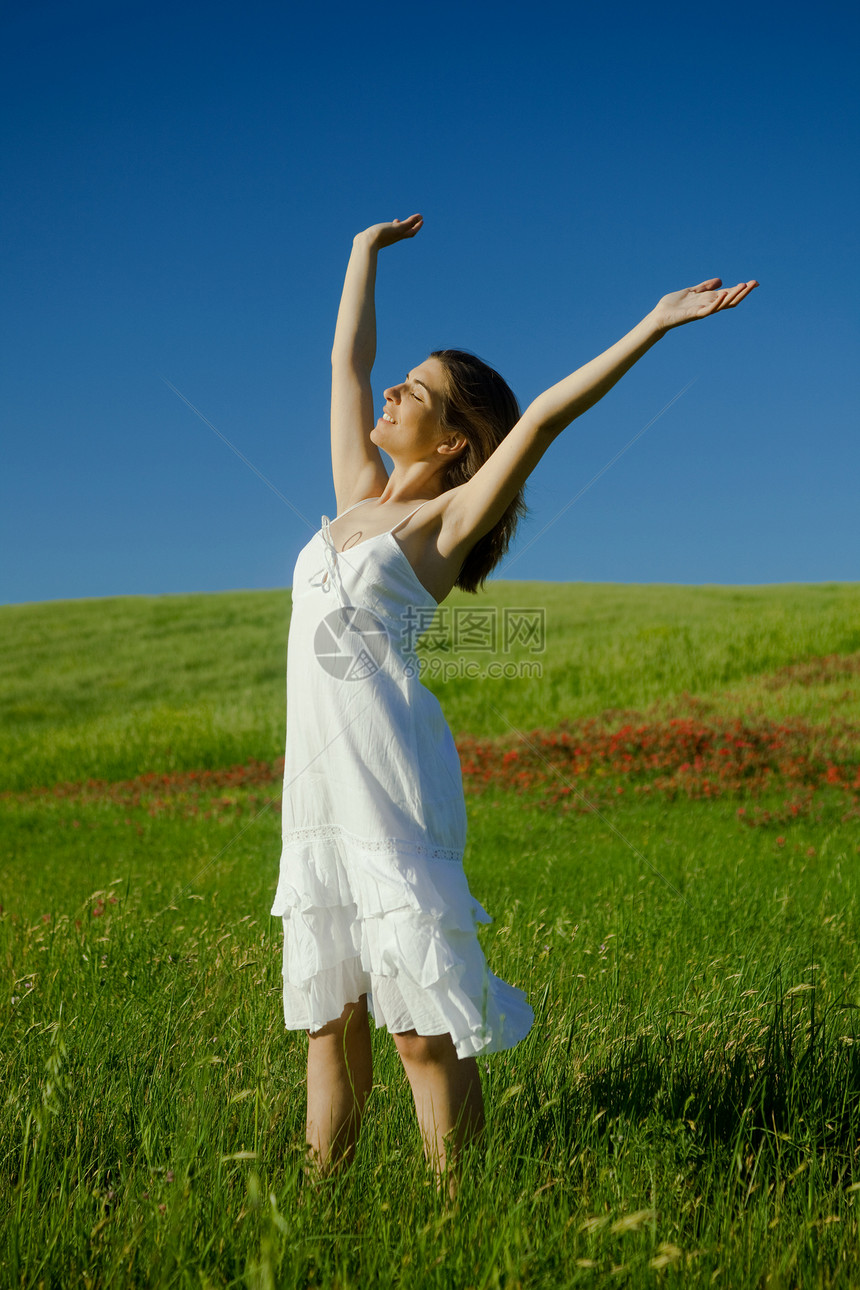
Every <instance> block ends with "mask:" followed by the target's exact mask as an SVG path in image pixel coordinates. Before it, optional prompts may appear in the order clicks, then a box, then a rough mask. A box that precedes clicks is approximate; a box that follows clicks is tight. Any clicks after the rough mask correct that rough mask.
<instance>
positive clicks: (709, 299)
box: [654, 278, 758, 331]
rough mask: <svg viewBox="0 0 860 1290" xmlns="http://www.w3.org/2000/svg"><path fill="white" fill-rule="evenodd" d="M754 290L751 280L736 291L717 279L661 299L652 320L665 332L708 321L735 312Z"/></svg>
mask: <svg viewBox="0 0 860 1290" xmlns="http://www.w3.org/2000/svg"><path fill="white" fill-rule="evenodd" d="M757 286H758V283H757V282H756V281H755V279H754V278H753V279H752V280H751V281H749V282H739V283H738V285H737V286H736V287H724V286H723V285H722V281H721V279H720V278H708V280H707V281H706V282H700V283H699V285H698V286H697V287H685V288H684V289H683V291H673V292H671V294H670V295H668V296H664V297H663V299H662V300H660V301H659V303H658V304H657V306H656V307H655V309H654V316H655V318H656V320H657V323H658V325H659V326H660V327H661V328H662V329H664V330H666V331H668V330H669V328H670V327H680V326H681V324H682V323H688V322H693V321H694V320H695V319H696V318H707V317H708V315H709V314H716V313H719V312H720V311H721V310H723V309H734V307H735V305H739V304H740V302H741V301H742V300H743V299H744V298H745V297H746V296H748V295H749V293H750V292H751V291H754V290H755V288H756V287H757Z"/></svg>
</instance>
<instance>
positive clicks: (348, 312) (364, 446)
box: [331, 215, 423, 512]
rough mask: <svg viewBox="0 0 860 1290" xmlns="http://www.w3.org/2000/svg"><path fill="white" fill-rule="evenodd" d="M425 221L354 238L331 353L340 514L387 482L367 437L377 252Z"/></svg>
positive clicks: (415, 218)
mask: <svg viewBox="0 0 860 1290" xmlns="http://www.w3.org/2000/svg"><path fill="white" fill-rule="evenodd" d="M422 223H423V221H422V219H421V216H420V215H412V216H410V218H409V219H407V220H402V221H401V220H392V221H391V222H390V223H388V224H374V225H373V226H372V227H371V228H368V229H365V230H364V232H363V233H359V234H357V236H356V237H355V238H354V239H353V243H352V254H351V255H350V257H349V264H348V265H347V270H346V279H345V280H344V284H343V292H342V293H341V298H340V308H339V309H338V314H337V325H336V327H335V333H334V345H333V347H332V354H331V366H332V381H331V465H332V476H333V479H334V491H335V497H336V498H337V509H338V512H340V511H342V510H343V509H344V508H345V507H347V506H350V505H351V504H352V503H353V502H357V501H361V500H362V499H363V498H365V497H373V496H375V495H379V494H381V492H382V490H383V488H384V487H385V485H386V483H387V482H388V474H387V472H386V470H385V466H384V465H383V462H382V456H381V454H380V452H379V449H378V448H377V447H376V445H375V444H374V443H371V440H370V432H371V430H372V429H373V426H374V424H375V421H376V418H375V417H374V415H373V393H372V390H371V385H370V373H371V371H372V369H373V363H374V360H375V358H376V305H375V301H374V289H375V286H376V260H377V255H378V253H379V251H380V250H381V249H382V248H383V247H386V246H391V245H392V244H393V243H394V242H399V241H402V240H403V238H407V237H414V236H415V234H416V233H417V232H418V230H419V229H420V228H421V225H422Z"/></svg>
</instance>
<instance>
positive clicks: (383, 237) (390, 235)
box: [366, 215, 424, 247]
mask: <svg viewBox="0 0 860 1290" xmlns="http://www.w3.org/2000/svg"><path fill="white" fill-rule="evenodd" d="M423 223H424V218H423V216H421V215H410V216H409V218H408V219H402V220H401V219H393V220H390V221H389V222H388V223H386V224H374V225H373V226H372V227H371V228H369V229H367V230H366V232H367V234H368V235H370V237H371V239H372V241H373V242H374V244H375V245H376V246H378V247H383V246H393V244H394V243H395V242H402V241H403V239H404V238H406V237H414V236H415V234H416V233H417V232H418V230H419V229H420V228H421V225H422V224H423Z"/></svg>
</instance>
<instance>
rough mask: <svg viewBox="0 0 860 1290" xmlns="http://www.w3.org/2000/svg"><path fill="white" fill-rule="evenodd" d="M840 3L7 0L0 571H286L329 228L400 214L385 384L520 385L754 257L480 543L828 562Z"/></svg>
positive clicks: (849, 501) (844, 365) (593, 554)
mask: <svg viewBox="0 0 860 1290" xmlns="http://www.w3.org/2000/svg"><path fill="white" fill-rule="evenodd" d="M858 25H860V19H859V18H858V11H857V8H856V6H854V5H848V4H847V3H846V4H839V5H831V4H828V3H823V4H818V5H816V6H815V7H814V8H810V7H809V6H808V5H803V6H800V5H790V4H789V5H785V6H780V7H775V6H774V5H773V4H771V3H768V4H755V3H751V4H749V3H748V4H743V5H740V4H731V3H730V4H727V5H723V4H721V5H706V6H694V5H690V4H689V3H688V0H684V3H683V4H664V5H659V6H644V5H641V4H635V5H634V4H626V3H621V4H620V5H614V6H609V7H607V8H602V9H601V8H599V7H598V6H594V5H588V6H585V5H577V4H573V5H572V4H570V3H569V2H566V3H550V4H541V3H535V4H530V5H523V4H519V3H518V4H507V3H504V2H503V3H498V2H497V0H492V2H490V3H469V2H468V0H466V2H465V3H457V4H450V3H445V2H443V3H435V4H433V5H421V6H415V5H412V6H407V5H403V4H396V5H395V4H370V5H357V4H349V5H343V4H338V3H334V4H328V5H319V6H309V5H301V6H299V5H297V4H275V3H266V2H264V0H247V2H246V3H244V4H241V5H238V4H229V5H226V4H223V3H217V2H216V3H206V4H203V3H197V0H191V2H190V3H182V2H181V0H180V3H174V4H171V5H166V4H163V3H161V2H160V0H149V2H148V3H146V4H138V3H135V2H134V0H128V2H126V3H118V2H117V0H109V2H108V0H100V2H96V0H74V2H73V3H71V4H69V3H68V2H67V0H63V2H62V3H57V2H55V0H50V2H48V0H34V2H33V3H32V4H28V5H22V6H17V7H16V8H15V9H14V10H13V9H11V8H10V9H7V12H6V15H5V18H4V42H3V44H4V51H3V53H2V55H0V58H1V59H2V64H0V65H2V77H0V86H2V88H0V94H2V98H3V135H4V138H3V140H2V143H3V147H2V167H0V182H2V187H3V192H4V198H5V211H4V214H3V217H2V245H3V251H2V254H3V258H4V260H5V266H4V278H5V310H4V319H3V338H2V349H3V374H2V385H0V392H2V401H0V407H2V420H3V440H4V449H3V455H2V466H3V470H2V475H3V478H2V497H0V505H2V517H0V524H2V533H0V539H2V578H0V597H2V599H3V600H6V601H12V602H16V601H29V600H45V599H55V598H71V597H81V596H106V595H115V594H138V593H164V592H180V591H210V590H219V589H226V588H244V587H248V588H250V587H279V586H288V585H289V584H290V581H291V577H292V569H293V565H294V563H295V559H296V556H297V554H298V552H299V550H300V548H301V547H302V546H303V545H304V543H305V542H306V541H307V540H308V538H309V537H310V535H311V533H312V532H313V530H314V529H316V528H318V527H319V523H320V515H321V514H322V513H323V512H325V513H327V514H329V515H333V514H334V494H333V489H332V484H331V474H330V462H329V456H328V400H329V353H330V344H331V337H332V332H333V327H334V319H335V313H336V308H337V301H338V296H339V292H340V287H341V283H342V280H343V271H344V268H345V265H346V259H347V256H348V252H349V247H350V243H351V239H352V236H353V234H354V233H355V232H356V231H357V230H358V229H360V228H362V227H365V226H366V225H368V224H370V223H373V222H375V221H377V220H380V219H391V218H394V217H395V216H397V217H401V218H402V217H405V216H406V215H408V214H411V213H412V212H413V211H420V212H421V213H422V214H423V215H424V219H425V225H424V229H423V231H422V232H421V233H420V234H419V236H418V237H417V238H416V239H415V240H413V241H411V242H407V243H403V244H401V245H399V246H396V247H394V248H392V249H390V250H389V251H388V252H387V253H386V254H385V255H384V256H383V257H382V259H381V263H380V281H379V291H378V306H379V324H380V328H379V329H380V344H379V353H378V359H377V366H376V369H375V373H374V376H375V378H376V379H375V387H374V388H375V390H376V392H377V403H378V404H379V403H380V398H379V395H380V392H381V390H382V389H383V388H384V387H385V385H387V384H389V383H391V381H392V380H399V379H402V377H403V375H404V374H405V372H406V370H407V369H408V368H409V367H411V366H412V365H414V364H415V363H417V362H419V361H420V360H421V359H422V358H424V357H425V356H426V354H427V352H428V351H429V350H430V349H432V348H437V347H440V346H460V347H464V348H467V349H471V350H473V351H474V352H476V353H478V354H480V355H481V356H482V357H484V358H485V359H487V361H489V362H490V363H492V364H493V365H494V366H496V367H498V368H499V370H500V371H501V372H502V373H503V374H504V375H505V377H506V378H507V379H508V381H509V382H510V384H511V385H512V386H513V388H514V390H515V391H516V393H517V394H518V396H519V398H520V401H521V403H522V404H523V405H525V404H526V403H528V401H529V400H530V399H531V398H533V397H534V396H535V395H536V394H537V393H539V391H540V390H541V389H542V388H544V387H545V386H547V385H550V384H552V383H554V382H555V381H556V380H558V379H560V378H561V377H562V376H564V375H565V374H566V373H567V372H569V371H572V370H573V369H575V368H576V367H578V366H579V365H580V364H581V363H583V362H585V361H587V360H588V359H589V358H591V357H593V356H594V355H595V354H596V353H599V352H600V351H601V350H603V349H605V348H607V347H608V346H609V345H611V344H612V343H613V342H614V341H615V340H617V339H618V337H619V336H621V335H623V334H624V333H625V332H626V331H628V330H629V328H630V327H632V326H633V324H634V323H635V322H637V321H638V319H639V318H640V317H642V315H643V314H645V313H646V312H647V311H648V310H649V309H650V308H651V307H652V306H653V304H654V303H655V302H656V300H657V299H658V298H659V297H660V296H661V295H663V294H664V293H665V292H667V291H671V290H675V289H677V288H679V287H682V286H686V285H690V284H692V283H695V282H699V281H701V280H702V279H704V278H707V277H710V276H712V275H718V276H720V277H722V278H723V280H724V282H725V283H726V284H733V283H735V282H738V281H740V280H742V279H747V278H751V277H755V278H757V279H758V280H759V281H760V283H761V287H760V289H759V290H758V291H756V292H754V293H753V294H752V295H751V296H750V297H749V299H748V300H747V301H745V302H744V304H743V305H741V307H740V308H739V309H737V310H736V311H732V312H730V313H727V314H725V315H722V316H718V317H715V318H712V319H709V320H706V321H704V322H701V323H697V324H693V325H691V326H688V327H685V328H682V329H681V330H680V331H675V332H672V333H670V334H669V335H668V336H667V337H666V338H665V339H664V340H663V341H661V342H660V344H659V345H657V346H656V347H655V348H654V349H652V350H651V351H650V352H649V353H648V354H647V355H646V356H645V357H644V359H643V360H642V361H641V362H640V364H639V365H638V366H637V367H636V368H634V369H633V371H632V372H630V373H629V374H628V375H627V376H626V377H625V378H624V379H623V381H622V382H621V384H620V385H619V386H617V387H616V388H615V389H614V390H613V391H611V392H610V394H609V395H608V396H607V397H606V398H605V399H604V401H603V402H602V403H601V404H600V405H598V407H596V408H594V409H593V410H592V411H591V412H589V413H587V414H586V415H585V416H584V417H583V418H582V419H581V420H579V421H577V422H575V423H574V425H573V426H572V427H570V428H569V429H568V430H567V431H566V432H565V434H564V435H563V436H562V437H561V438H560V439H559V440H557V441H556V442H555V444H554V445H553V447H552V448H551V449H550V451H549V453H548V454H547V455H546V456H545V457H544V459H543V461H542V462H541V463H540V465H539V466H538V468H537V470H536V472H535V474H534V475H533V476H532V478H531V480H530V482H529V486H528V490H527V500H528V502H529V505H530V508H531V514H530V517H529V519H528V521H527V522H525V523H524V524H523V525H522V526H521V528H520V533H519V536H518V539H517V542H516V544H515V546H514V548H513V552H512V555H513V558H509V560H508V563H507V565H505V566H503V567H501V568H500V569H499V570H498V571H497V576H500V577H510V578H522V579H547V580H552V581H568V580H584V581H618V582H678V583H709V582H711V583H765V582H785V581H816V582H818V581H825V580H856V579H857V578H858V556H860V540H858V533H857V527H858V526H857V511H858V507H857V489H858V479H860V449H858V417H857V394H858V388H857V385H858V383H857V376H856V373H857V342H858V320H857V299H858V272H857V264H858V255H857V241H856V225H857V218H858V200H857V197H858V173H860V168H858V164H857V163H858V151H857V129H856V127H857V121H858V106H860V104H858V95H857V91H856V86H857V64H858V52H860V48H858V39H857V37H858ZM162 378H166V379H167V380H168V381H170V382H171V383H172V384H173V385H174V386H176V387H177V389H179V390H180V391H181V392H182V393H183V395H184V396H185V397H186V398H187V399H188V400H190V402H191V403H193V404H194V405H195V406H196V407H197V408H199V409H200V411H201V412H202V413H204V414H205V416H206V417H207V418H208V419H209V420H210V421H211V422H212V423H213V424H214V425H215V426H217V427H218V429H219V430H220V431H221V432H222V433H223V434H224V435H226V436H227V437H228V438H229V439H230V440H231V441H232V442H233V443H234V444H235V445H236V446H237V448H239V449H240V450H241V451H242V452H243V453H244V454H245V456H246V457H247V458H248V459H249V460H250V461H251V462H253V463H254V465H255V466H256V467H257V468H258V470H259V471H261V472H262V473H263V474H264V475H265V476H266V477H267V478H268V479H269V480H270V481H271V483H272V484H273V485H274V486H275V488H277V489H278V490H279V491H280V492H281V493H282V494H283V495H284V497H286V498H287V499H288V500H289V502H291V503H292V507H294V508H295V509H292V508H291V507H290V506H288V505H286V504H285V503H284V501H282V500H281V499H280V498H279V497H278V496H277V495H276V494H275V492H273V491H272V490H271V489H269V488H268V487H267V486H266V485H265V484H264V483H263V482H261V480H260V479H259V478H258V476H257V475H255V474H254V473H252V472H251V470H249V469H248V468H247V466H245V465H244V464H243V463H242V462H241V461H240V460H239V459H238V458H237V457H236V456H235V455H234V454H233V453H232V452H231V451H230V450H229V448H228V447H227V446H226V445H225V444H224V443H223V441H222V440H221V439H219V438H218V437H217V436H216V435H215V434H214V433H213V432H212V430H211V429H209V428H208V427H207V426H206V425H205V424H204V423H203V422H202V421H201V420H200V419H199V418H198V417H196V416H195V415H194V413H193V412H192V411H191V410H190V409H189V407H188V406H187V405H186V404H185V403H183V402H182V401H181V400H180V399H179V398H178V397H177V396H176V394H174V393H173V392H172V391H171V390H170V389H169V388H168V386H167V385H166V384H165V382H164V380H163V379H162ZM691 381H692V382H693V384H692V385H689V388H688V389H686V392H685V393H684V394H683V395H682V396H681V397H680V398H678V399H677V400H676V401H675V402H674V403H673V404H672V406H671V407H670V408H669V409H668V410H667V411H666V412H665V413H664V414H663V415H662V416H661V417H660V418H659V419H658V420H657V421H656V422H654V424H653V425H651V426H650V428H649V429H648V430H647V431H646V432H645V433H644V434H643V435H642V436H641V438H639V439H638V440H637V442H636V443H635V444H634V445H633V446H632V447H631V448H630V449H629V450H628V451H627V452H626V453H625V454H624V455H623V456H622V457H621V458H620V459H619V460H618V461H617V462H616V464H614V465H613V466H612V467H611V468H610V469H609V470H607V471H606V473H604V474H603V475H602V476H601V478H600V479H599V480H598V481H597V482H596V483H594V485H593V486H592V487H591V488H590V489H589V490H588V491H586V492H585V493H584V494H583V495H582V497H581V498H580V499H579V500H578V501H576V502H575V504H573V505H568V503H569V502H570V501H571V499H572V498H574V497H575V496H576V495H577V493H579V492H580V490H581V489H583V487H585V486H586V485H587V484H588V483H589V481H590V480H591V479H592V478H593V477H594V476H595V475H596V474H597V473H598V472H599V471H600V470H601V468H602V467H603V466H604V465H605V464H606V463H607V462H608V461H609V460H610V459H611V458H612V457H614V456H615V454H616V453H618V452H619V450H620V449H622V448H623V447H624V445H625V444H626V443H628V441H629V440H630V439H631V438H633V436H634V435H636V434H637V432H638V431H640V430H641V429H642V428H643V427H644V426H645V425H646V424H647V423H648V422H649V421H651V420H652V418H654V417H655V415H656V414H657V413H659V412H660V410H661V409H662V408H663V407H665V405H666V404H667V403H669V402H670V401H671V400H672V399H673V398H674V396H675V395H676V394H678V392H679V391H681V390H682V389H684V387H686V386H688V384H689V383H690V382H691ZM565 508H566V509H565ZM562 511H563V514H561V515H560V517H559V518H558V519H557V520H556V521H555V522H554V523H552V524H551V525H550V527H549V528H548V529H547V530H546V532H545V533H543V534H542V535H541V536H539V537H537V538H536V535H537V534H538V532H539V530H540V529H541V528H543V526H544V525H545V524H547V523H548V522H549V521H550V520H552V519H553V517H555V516H556V515H558V513H559V512H562ZM534 538H536V540H534V541H533V540H532V539H534Z"/></svg>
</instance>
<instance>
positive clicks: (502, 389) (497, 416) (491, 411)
mask: <svg viewBox="0 0 860 1290" xmlns="http://www.w3.org/2000/svg"><path fill="white" fill-rule="evenodd" d="M430 357H431V358H436V359H438V360H439V362H440V363H441V364H442V366H443V367H444V369H445V388H444V390H443V392H442V416H441V425H442V429H443V430H448V431H450V430H458V431H459V432H460V433H461V434H462V435H464V436H465V438H466V440H467V441H468V446H467V447H466V449H465V451H464V452H462V453H460V455H459V456H458V457H457V458H456V460H455V461H453V462H452V463H451V465H450V466H449V467H448V468H447V470H446V471H445V474H444V477H443V478H444V484H445V491H447V490H448V489H449V488H456V487H457V485H458V484H465V482H466V480H467V479H471V478H472V476H473V475H474V474H476V472H477V471H478V470H480V468H481V466H483V464H484V462H485V461H487V459H488V458H489V457H491V456H492V455H493V453H494V452H495V450H496V448H498V446H499V444H500V443H501V442H502V440H503V439H504V438H505V436H506V435H507V434H508V433H509V432H510V431H511V430H512V429H513V428H514V426H515V425H516V423H517V422H518V421H519V419H520V405H519V404H518V403H517V400H516V396H515V395H514V392H513V390H512V389H511V388H510V386H509V385H508V384H507V383H506V382H505V381H504V380H503V379H502V378H501V376H499V374H498V372H495V371H494V370H493V368H492V367H489V366H488V365H487V364H486V363H484V362H483V361H482V360H481V359H480V358H477V357H476V356H475V355H474V354H470V353H469V352H468V351H467V350H463V349H437V350H434V351H433V353H432V354H431V355H430ZM524 492H525V485H523V487H522V488H521V489H520V490H519V492H518V493H517V495H516V497H515V498H514V500H513V501H512V502H511V504H510V506H508V508H507V510H506V511H505V513H504V515H503V516H502V517H501V519H500V520H499V521H498V522H497V523H496V524H495V525H494V526H493V528H491V529H490V531H489V533H485V534H484V536H483V537H481V538H479V539H478V541H477V542H476V543H475V545H474V546H473V547H472V549H471V551H470V552H469V554H468V555H467V556H466V558H465V560H464V561H463V564H462V566H461V568H460V572H459V574H458V575H457V581H456V582H455V584H454V585H455V587H459V588H460V589H461V590H462V591H471V592H477V591H479V590H480V589H481V587H482V586H483V585H484V582H485V580H486V578H487V576H488V575H489V574H490V573H491V572H492V570H493V569H494V568H495V567H496V565H497V564H498V563H499V561H500V560H501V558H502V556H503V555H504V554H505V552H506V551H507V549H508V545H509V543H510V541H511V538H512V537H513V536H514V532H515V530H516V527H517V524H518V523H519V521H520V520H521V519H522V517H523V516H524V515H525V514H526V504H525V500H524Z"/></svg>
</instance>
